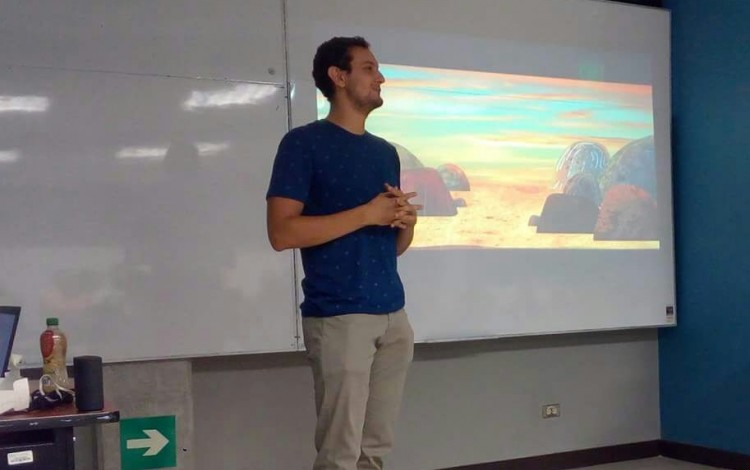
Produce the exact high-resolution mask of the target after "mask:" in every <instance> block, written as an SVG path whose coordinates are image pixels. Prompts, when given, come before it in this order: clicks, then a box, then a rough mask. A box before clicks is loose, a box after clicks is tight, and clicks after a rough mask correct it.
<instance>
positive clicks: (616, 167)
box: [599, 136, 656, 199]
mask: <svg viewBox="0 0 750 470" xmlns="http://www.w3.org/2000/svg"><path fill="white" fill-rule="evenodd" d="M655 168H656V166H655V161H654V137H653V136H648V137H644V138H643V139H639V140H634V141H632V142H630V143H629V144H627V145H626V146H624V147H623V148H621V149H620V150H619V151H618V152H617V153H615V155H614V156H613V157H612V161H611V162H610V164H609V167H608V168H607V171H605V172H604V174H603V175H602V177H601V179H600V180H599V183H600V185H601V187H602V191H603V192H604V193H605V194H606V193H607V191H608V190H609V189H610V188H612V187H613V186H615V185H618V184H631V185H633V186H638V187H640V188H642V189H644V190H645V191H646V192H648V194H649V195H651V197H652V198H654V199H655V198H656V171H655Z"/></svg>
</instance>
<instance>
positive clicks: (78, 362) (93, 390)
mask: <svg viewBox="0 0 750 470" xmlns="http://www.w3.org/2000/svg"><path fill="white" fill-rule="evenodd" d="M73 373H74V374H75V386H76V408H78V411H99V410H101V409H103V408H104V378H103V377H102V358H101V357H99V356H78V357H74V358H73Z"/></svg>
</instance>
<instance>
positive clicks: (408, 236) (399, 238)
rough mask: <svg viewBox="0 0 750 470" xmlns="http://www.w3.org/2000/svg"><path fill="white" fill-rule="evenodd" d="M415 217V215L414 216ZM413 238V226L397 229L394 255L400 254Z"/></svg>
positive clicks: (407, 247)
mask: <svg viewBox="0 0 750 470" xmlns="http://www.w3.org/2000/svg"><path fill="white" fill-rule="evenodd" d="M415 218H416V216H415ZM413 239H414V226H413V225H412V226H407V227H406V228H402V229H400V230H399V231H398V235H396V256H401V255H402V254H404V252H405V251H406V250H407V249H409V246H411V241H412V240H413Z"/></svg>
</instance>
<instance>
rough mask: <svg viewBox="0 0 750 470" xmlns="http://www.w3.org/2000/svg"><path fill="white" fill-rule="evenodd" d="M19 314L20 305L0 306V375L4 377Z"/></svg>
mask: <svg viewBox="0 0 750 470" xmlns="http://www.w3.org/2000/svg"><path fill="white" fill-rule="evenodd" d="M20 314H21V307H3V306H0V367H2V370H0V377H5V371H7V370H8V361H9V360H10V353H11V351H12V349H13V338H15V336H16V327H17V326H18V317H19V315H20Z"/></svg>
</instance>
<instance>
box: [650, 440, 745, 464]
mask: <svg viewBox="0 0 750 470" xmlns="http://www.w3.org/2000/svg"><path fill="white" fill-rule="evenodd" d="M659 453H660V454H661V455H663V456H664V457H669V458H670V459H676V460H684V461H685V462H692V463H697V464H701V465H708V466H711V467H719V468H727V469H731V470H747V469H750V455H747V454H738V453H736V452H727V451H725V450H718V449H711V448H709V447H700V446H693V445H689V444H680V443H678V442H670V441H660V443H659Z"/></svg>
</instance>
